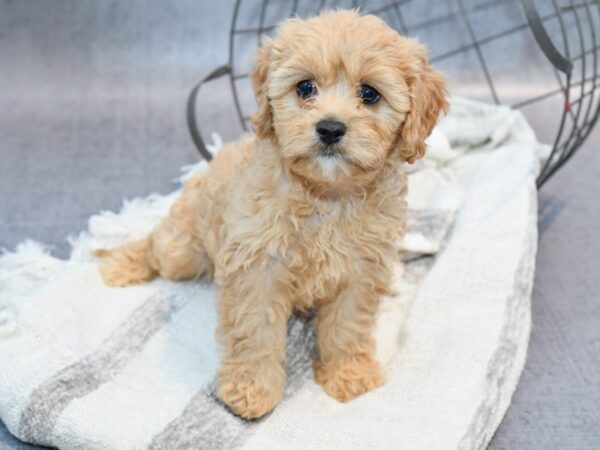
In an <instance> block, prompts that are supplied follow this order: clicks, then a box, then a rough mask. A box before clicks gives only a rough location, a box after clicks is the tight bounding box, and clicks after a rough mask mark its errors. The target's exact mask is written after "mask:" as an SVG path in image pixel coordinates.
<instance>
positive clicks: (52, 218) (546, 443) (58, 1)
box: [0, 0, 600, 449]
mask: <svg viewBox="0 0 600 450" xmlns="http://www.w3.org/2000/svg"><path fill="white" fill-rule="evenodd" d="M436 4H437V3H436ZM232 9H233V1H232V0H228V1H222V2H216V1H211V2H208V1H198V0H176V1H169V2H164V1H163V2H161V1H158V0H156V1H142V0H130V1H128V2H119V1H117V0H110V1H109V0H106V1H102V2H93V3H92V2H79V1H76V0H71V1H67V0H52V1H49V0H18V1H17V0H12V1H11V0H0V247H5V248H8V249H13V248H14V247H15V246H16V245H17V244H18V243H19V242H21V241H22V240H24V239H26V238H32V239H35V240H38V241H41V242H43V243H46V244H48V245H50V246H51V247H52V248H53V250H54V252H55V253H56V254H57V255H59V256H61V257H66V256H68V245H67V243H66V241H65V236H67V235H69V234H75V233H78V232H79V231H81V230H82V229H84V228H85V227H86V220H87V218H88V217H89V216H90V215H91V214H93V213H95V212H97V211H99V210H103V209H110V210H115V209H118V208H119V206H120V205H121V202H122V199H123V198H126V197H134V196H140V195H146V194H148V193H150V192H160V193H166V192H169V191H170V190H172V189H173V187H174V186H173V184H172V182H171V180H172V179H173V178H174V177H175V176H177V174H178V169H179V167H181V166H183V165H185V164H190V163H193V162H195V161H196V160H197V159H198V155H197V153H196V151H195V149H194V147H193V146H192V144H191V142H190V139H189V137H188V134H187V130H186V126H185V120H184V115H183V111H184V105H185V101H186V96H187V94H188V91H189V89H190V87H191V86H192V85H193V84H194V83H195V81H196V80H197V79H198V78H199V77H201V76H203V75H204V74H206V73H207V72H208V71H210V70H211V69H212V68H214V67H216V66H217V65H220V64H222V63H224V62H226V60H227V50H228V32H229V25H230V19H231V14H232ZM489 19H490V20H494V18H493V17H491V18H489ZM455 33H456V29H453V28H452V27H446V29H444V27H438V28H436V30H435V33H433V32H432V33H430V34H429V35H428V37H430V38H431V39H436V40H437V41H436V42H439V40H440V39H441V40H442V41H443V40H444V36H447V37H452V36H454V35H455ZM433 34H435V36H433ZM425 40H427V39H425ZM427 43H428V44H429V42H427ZM430 45H432V44H430ZM433 45H434V46H435V43H434V44H433ZM511 49H514V46H513V47H511ZM518 53H519V55H518V58H520V61H521V62H518V63H517V64H514V66H515V67H513V68H512V69H510V70H509V71H507V70H506V61H507V52H503V51H498V52H490V54H491V55H492V56H491V63H492V64H494V63H497V65H498V67H504V68H505V73H504V80H505V83H506V85H507V86H514V85H515V83H517V84H518V83H520V85H521V86H532V87H531V89H535V87H536V86H538V85H540V84H543V80H542V79H541V78H537V77H534V76H532V66H536V65H535V64H533V62H534V61H536V60H539V57H540V55H539V51H538V50H537V48H536V47H535V46H531V45H529V46H528V45H523V46H520V47H519V52H518ZM510 58H511V59H510V61H511V62H512V63H514V62H515V59H514V58H517V56H515V54H514V53H511V57H510ZM442 68H443V69H444V70H446V71H447V72H448V73H449V75H450V77H451V80H452V82H453V84H452V87H453V90H452V91H453V92H455V93H460V94H462V95H468V94H469V93H472V94H473V95H472V96H475V97H482V95H480V94H479V92H480V90H478V89H477V86H478V83H479V84H481V83H482V80H481V78H478V77H476V76H474V75H473V73H474V71H473V70H472V69H471V67H470V66H469V65H468V64H467V63H466V62H463V63H461V64H455V65H454V66H451V65H449V64H446V65H445V66H444V65H442ZM501 75H502V74H501ZM511 83H512V85H511ZM527 83H530V84H527ZM484 97H485V96H484ZM201 104H202V105H203V107H202V111H201V120H202V123H203V129H204V130H207V131H210V130H213V129H214V130H218V131H219V132H220V133H221V134H222V135H223V136H224V137H226V138H233V137H235V136H237V135H238V134H239V132H240V128H239V125H238V122H237V118H236V117H234V115H233V112H232V111H233V110H232V107H231V99H230V91H229V87H228V85H227V83H226V82H216V83H214V84H213V85H212V86H211V88H210V89H208V90H204V91H203V94H202V99H201ZM560 104H561V103H560V100H556V101H555V102H554V103H551V104H550V105H549V106H546V107H543V108H540V107H537V108H530V109H529V110H527V111H525V112H526V114H527V115H528V118H529V119H530V120H531V121H532V123H533V124H534V126H535V128H536V131H537V132H538V133H539V135H540V136H541V137H542V138H545V139H549V138H550V137H552V136H553V134H554V133H555V129H556V128H555V127H556V121H557V116H558V113H559V110H560V107H561V106H560ZM599 138H600V127H598V128H597V129H596V130H595V131H594V132H593V133H592V135H591V136H590V137H589V139H588V141H587V143H586V144H585V146H584V148H582V149H581V151H580V153H579V154H578V155H577V156H576V157H575V158H574V159H573V160H572V162H570V163H569V164H568V165H567V166H566V167H565V168H564V170H562V171H561V172H560V173H559V174H558V175H557V176H556V177H555V178H554V179H552V180H551V181H550V182H549V183H548V184H547V185H546V186H545V187H544V189H543V190H542V191H541V192H540V239H539V251H538V259H537V271H536V281H535V288H534V293H533V330H532V335H531V343H530V349H529V354H528V360H527V366H526V368H525V371H524V373H523V375H522V378H521V382H520V384H519V387H518V389H517V392H516V394H515V396H514V399H513V403H512V405H511V407H510V409H509V411H508V413H507V415H506V417H505V419H504V421H503V423H502V425H501V427H500V429H499V430H498V432H497V434H496V436H495V437H494V440H493V442H492V445H491V448H493V449H508V448H510V449H571V448H572V449H597V448H600V301H599V300H600V294H599V292H600V276H599V273H598V267H599V265H600V264H599V263H600V256H599V254H600V243H599V242H600V241H599V240H598V239H597V234H596V233H597V224H598V223H599V222H600V208H599V202H598V192H600V176H599V175H600V152H598V149H597V146H598V143H599V142H600V140H599ZM399 445H401V444H400V443H399ZM0 448H31V447H30V446H27V445H24V444H19V443H18V442H17V441H16V440H15V439H14V438H12V437H11V436H10V435H9V434H8V432H7V431H6V430H5V429H4V428H3V427H2V426H1V424H0Z"/></svg>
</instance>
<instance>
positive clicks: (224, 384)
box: [217, 367, 284, 419]
mask: <svg viewBox="0 0 600 450" xmlns="http://www.w3.org/2000/svg"><path fill="white" fill-rule="evenodd" d="M273 370H274V372H273V373H270V374H261V373H260V372H259V371H257V370H254V369H253V368H252V367H241V368H233V369H232V368H228V369H221V371H220V372H219V374H218V375H217V394H218V396H219V398H220V399H221V400H222V401H223V402H224V403H225V404H226V405H227V406H228V407H229V409H230V410H231V411H232V412H233V413H235V414H237V415H239V416H241V417H243V418H245V419H258V418H260V417H262V416H264V415H265V414H267V413H268V412H270V411H272V410H273V408H275V406H276V405H277V403H279V401H280V400H281V397H282V396H283V384H284V379H283V376H282V375H278V374H277V372H279V368H274V369H273Z"/></svg>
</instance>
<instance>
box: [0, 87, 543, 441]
mask: <svg viewBox="0 0 600 450" xmlns="http://www.w3.org/2000/svg"><path fill="white" fill-rule="evenodd" d="M429 144H430V145H429V147H430V148H429V154H428V156H427V158H426V159H425V160H423V161H421V162H419V163H418V164H417V165H415V166H414V167H412V168H411V173H410V175H409V186H410V194H409V199H408V202H409V216H408V234H407V236H406V239H405V241H404V243H403V246H404V256H403V258H402V260H401V261H400V260H399V261H398V266H397V275H398V276H397V285H398V286H397V287H398V292H399V294H398V295H397V296H395V297H390V298H385V299H383V301H382V307H381V312H380V316H379V318H378V322H377V329H376V336H375V337H376V341H377V353H378V358H379V359H380V361H381V362H382V364H383V365H384V367H385V371H386V375H387V379H388V382H387V384H386V385H385V386H384V387H382V388H380V389H377V390H375V391H373V392H371V393H369V394H366V395H364V396H362V397H360V398H358V399H356V400H354V401H352V402H350V403H347V404H341V403H338V402H337V401H335V400H334V399H332V398H330V397H328V396H327V395H326V394H325V393H324V392H323V391H322V390H321V388H320V387H319V386H318V385H316V384H315V383H314V381H313V379H312V368H311V359H312V355H313V351H314V348H313V347H314V334H313V329H312V326H311V323H310V317H294V318H293V319H292V320H291V321H290V323H289V329H288V335H289V337H288V344H287V346H288V348H287V354H288V361H287V373H288V383H287V389H286V392H285V396H284V399H283V401H282V403H281V404H280V405H279V406H278V407H277V409H276V410H275V411H274V412H273V413H271V414H269V415H268V416H267V417H265V418H263V419H261V420H258V421H244V420H242V419H240V418H238V417H236V416H234V415H232V414H230V413H229V412H228V411H227V410H226V409H225V408H224V407H223V406H222V405H221V404H220V403H219V401H218V399H217V397H216V396H215V391H214V385H213V378H214V374H215V371H216V367H217V365H218V361H219V349H218V348H217V346H216V345H215V341H214V332H215V328H216V314H215V304H214V303H215V300H214V299H215V293H216V290H217V287H216V286H214V285H211V284H207V283H206V282H203V281H187V282H178V283H175V282H170V281H166V280H156V281H154V282H152V283H150V284H147V285H142V286H134V287H128V288H125V289H118V288H117V289H115V288H109V287H106V286H104V285H103V284H102V282H101V280H100V277H99V274H98V270H97V265H96V262H95V261H94V260H93V259H92V257H91V251H92V250H93V249H94V248H98V247H104V246H112V245H116V244H118V243H121V242H123V241H124V240H127V239H131V238H134V237H140V236H143V235H145V234H146V233H147V232H149V231H150V230H151V229H152V228H153V226H154V225H155V224H156V223H157V221H158V220H159V219H160V218H161V217H162V216H163V215H164V214H165V212H166V211H167V210H168V208H169V206H170V204H171V203H172V202H173V199H174V198H175V197H176V195H177V192H174V193H173V194H171V195H167V196H159V195H151V196H149V197H147V198H143V199H135V200H131V201H128V202H126V203H125V205H124V207H123V209H122V210H121V211H120V212H119V213H111V212H103V213H101V214H99V215H96V216H94V217H92V218H91V219H90V222H89V229H88V230H87V231H85V232H84V233H82V234H81V235H79V236H77V237H75V238H73V239H72V245H73V251H72V254H71V257H70V259H69V260H66V261H65V260H59V259H56V258H54V257H53V256H52V255H50V254H49V252H47V251H46V250H45V249H44V247H43V246H42V245H40V244H37V243H33V242H25V243H23V244H21V245H19V246H18V248H17V249H16V251H15V252H13V253H5V254H4V255H3V256H1V257H0V418H1V419H2V420H3V421H4V422H5V423H6V425H7V427H8V428H9V430H10V431H11V432H12V433H13V434H15V435H16V436H17V437H19V438H20V439H22V440H24V441H28V442H33V443H37V444H42V445H48V446H53V447H59V448H64V449H224V448H245V449H282V448H286V449H288V448H289V449H306V448H309V449H319V448H323V449H326V448H340V449H352V448H356V449H365V448H377V449H386V448H390V449H391V448H400V447H403V448H410V449H455V448H483V447H485V446H486V445H487V443H488V442H489V440H490V439H491V436H492V434H493V433H494V431H495V429H496V427H497V426H498V424H499V422H500V420H501V418H502V416H503V414H504V412H505V410H506V408H507V407H508V404H509V403H510V398H511V395H512V393H513V391H514V389H515V386H516V384H517V381H518V377H519V374H520V372H521V370H522V367H523V364H524V360H525V353H526V347H527V340H528V335H529V327H530V294H531V287H532V282H533V270H534V261H535V250H536V230H537V227H536V223H537V222H536V221H537V217H536V191H535V185H534V181H535V175H536V172H537V166H538V158H539V150H540V149H541V148H542V147H541V146H540V145H539V144H538V143H537V141H536V139H535V136H534V135H533V133H532V131H531V129H530V128H529V126H528V125H527V123H526V122H525V120H524V119H523V117H522V116H521V115H520V113H518V112H514V111H511V110H509V109H508V108H505V107H495V106H488V105H483V104H479V103H474V102H469V101H465V100H460V99H455V100H454V101H453V105H452V111H451V113H450V115H449V116H448V117H447V118H445V119H444V120H442V121H441V122H440V124H439V126H438V128H437V130H436V132H435V133H434V135H432V137H431V139H430V142H429ZM217 146H218V145H217ZM205 169H206V165H205V163H199V164H198V165H196V166H194V167H191V168H188V169H187V170H186V173H187V174H188V175H189V174H190V173H192V172H195V171H197V170H205Z"/></svg>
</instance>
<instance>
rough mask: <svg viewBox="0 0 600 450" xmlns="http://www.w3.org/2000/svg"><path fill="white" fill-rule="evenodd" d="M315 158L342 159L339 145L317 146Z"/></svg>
mask: <svg viewBox="0 0 600 450" xmlns="http://www.w3.org/2000/svg"><path fill="white" fill-rule="evenodd" d="M317 156H321V157H325V158H335V157H343V154H342V152H341V148H340V145H339V144H332V145H325V144H318V148H317Z"/></svg>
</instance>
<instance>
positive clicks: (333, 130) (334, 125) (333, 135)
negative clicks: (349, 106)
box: [317, 119, 346, 145]
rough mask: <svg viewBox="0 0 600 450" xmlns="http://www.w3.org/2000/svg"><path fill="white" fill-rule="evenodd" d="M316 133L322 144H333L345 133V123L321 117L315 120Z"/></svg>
mask: <svg viewBox="0 0 600 450" xmlns="http://www.w3.org/2000/svg"><path fill="white" fill-rule="evenodd" d="M317 134H318V135H319V139H320V140H321V142H322V143H323V144H326V145H333V144H335V143H337V142H340V139H342V136H344V134H346V125H344V124H343V123H342V122H338V121H337V120H329V119H323V120H319V121H318V122H317Z"/></svg>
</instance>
